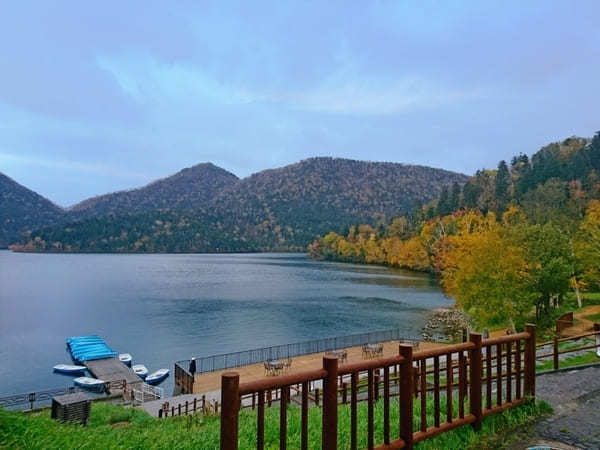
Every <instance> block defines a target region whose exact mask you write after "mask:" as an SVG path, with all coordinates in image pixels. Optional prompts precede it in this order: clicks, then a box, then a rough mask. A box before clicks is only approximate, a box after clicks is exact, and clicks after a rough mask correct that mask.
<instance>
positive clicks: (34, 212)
mask: <svg viewBox="0 0 600 450" xmlns="http://www.w3.org/2000/svg"><path fill="white" fill-rule="evenodd" d="M65 215H66V214H65V211H64V210H62V209H61V208H59V207H58V206H56V205H55V204H54V203H52V202H51V201H50V200H47V199H45V198H44V197H42V196H41V195H38V194H36V193H35V192H33V191H31V190H29V189H27V188H26V187H24V186H22V185H20V184H19V183H17V182H16V181H14V180H12V179H11V178H9V177H7V176H6V175H4V174H2V173H0V248H6V247H7V246H8V244H10V243H12V242H15V241H17V240H18V239H19V238H20V237H21V233H23V232H26V231H31V230H34V229H38V228H40V227H43V226H48V225H52V224H56V223H59V222H61V221H62V220H63V219H64V217H65Z"/></svg>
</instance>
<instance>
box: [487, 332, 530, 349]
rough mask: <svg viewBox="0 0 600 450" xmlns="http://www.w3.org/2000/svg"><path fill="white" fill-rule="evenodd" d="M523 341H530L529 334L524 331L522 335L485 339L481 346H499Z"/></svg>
mask: <svg viewBox="0 0 600 450" xmlns="http://www.w3.org/2000/svg"><path fill="white" fill-rule="evenodd" d="M521 339H529V333H528V332H526V331H523V332H521V333H515V334H506V335H504V336H498V337H495V338H490V339H485V340H484V341H483V342H482V343H481V345H484V346H485V345H497V344H505V343H507V342H515V341H520V340H521Z"/></svg>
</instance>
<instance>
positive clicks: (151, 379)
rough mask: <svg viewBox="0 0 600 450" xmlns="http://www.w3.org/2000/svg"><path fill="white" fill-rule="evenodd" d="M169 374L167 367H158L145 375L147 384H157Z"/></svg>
mask: <svg viewBox="0 0 600 450" xmlns="http://www.w3.org/2000/svg"><path fill="white" fill-rule="evenodd" d="M168 376H169V369H158V370H157V371H156V372H153V373H151V374H150V375H148V376H147V377H146V383H147V384H158V383H160V382H161V381H163V380H164V379H165V378H167V377H168Z"/></svg>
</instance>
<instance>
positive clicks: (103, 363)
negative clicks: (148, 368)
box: [83, 358, 142, 386]
mask: <svg viewBox="0 0 600 450" xmlns="http://www.w3.org/2000/svg"><path fill="white" fill-rule="evenodd" d="M83 364H84V365H85V367H87V369H88V371H89V372H90V373H91V374H92V375H94V377H96V378H98V379H99V380H103V381H106V382H115V381H122V380H125V381H126V382H127V385H128V386H130V385H135V384H137V383H142V379H141V378H140V377H138V376H137V375H136V374H135V372H134V371H133V370H132V369H131V368H130V367H127V366H126V365H125V364H123V363H122V362H121V361H119V358H103V359H92V360H90V361H83Z"/></svg>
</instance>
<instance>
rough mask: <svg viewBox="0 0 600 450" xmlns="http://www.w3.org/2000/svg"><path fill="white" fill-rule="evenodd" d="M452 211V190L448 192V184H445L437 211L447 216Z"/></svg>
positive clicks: (439, 214)
mask: <svg viewBox="0 0 600 450" xmlns="http://www.w3.org/2000/svg"><path fill="white" fill-rule="evenodd" d="M450 212H451V211H450V192H448V186H444V187H443V188H442V192H441V194H440V199H439V200H438V204H437V211H436V213H437V215H438V216H445V215H447V214H450Z"/></svg>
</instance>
